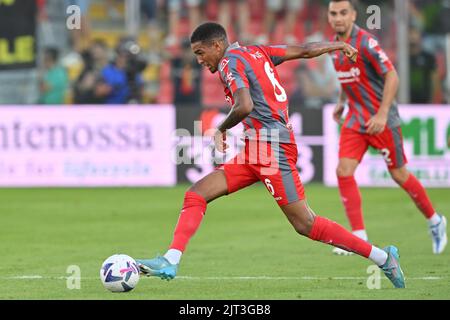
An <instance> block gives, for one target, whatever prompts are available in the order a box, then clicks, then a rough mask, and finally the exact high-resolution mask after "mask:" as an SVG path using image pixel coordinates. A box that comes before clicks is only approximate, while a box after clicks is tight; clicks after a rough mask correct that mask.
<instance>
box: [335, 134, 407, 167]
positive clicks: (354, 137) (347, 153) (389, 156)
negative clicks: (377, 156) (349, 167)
mask: <svg viewBox="0 0 450 320" xmlns="http://www.w3.org/2000/svg"><path fill="white" fill-rule="evenodd" d="M369 146H372V147H374V148H375V149H377V150H378V151H379V152H380V153H381V155H382V156H383V158H384V161H386V164H387V166H388V168H390V169H395V168H401V167H403V166H404V165H405V164H406V163H407V159H406V156H405V151H404V150H403V137H402V130H401V128H400V127H396V128H392V129H389V128H388V127H385V129H384V131H383V132H381V133H380V134H376V135H369V134H366V133H360V132H358V131H355V130H352V129H349V128H345V127H343V128H342V130H341V137H340V140H339V158H351V159H356V160H358V161H359V162H361V160H362V158H363V156H364V154H365V153H366V151H367V148H368V147H369Z"/></svg>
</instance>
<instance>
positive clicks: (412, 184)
mask: <svg viewBox="0 0 450 320" xmlns="http://www.w3.org/2000/svg"><path fill="white" fill-rule="evenodd" d="M402 188H403V190H405V191H406V192H408V194H409V195H410V197H411V199H413V201H414V202H415V204H416V206H417V208H419V210H420V211H422V213H423V215H424V216H425V217H427V218H431V216H432V215H433V214H434V213H435V212H436V211H434V208H433V205H432V204H431V201H430V199H429V198H428V195H427V192H426V191H425V188H424V187H423V186H422V184H421V183H420V181H419V180H417V178H416V177H415V176H414V175H413V174H411V173H410V174H409V177H408V180H406V182H405V183H404V184H403V185H402Z"/></svg>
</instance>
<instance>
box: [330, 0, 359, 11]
mask: <svg viewBox="0 0 450 320" xmlns="http://www.w3.org/2000/svg"><path fill="white" fill-rule="evenodd" d="M344 1H347V2H350V6H351V7H352V8H353V9H354V10H356V4H355V0H330V2H329V3H331V2H344Z"/></svg>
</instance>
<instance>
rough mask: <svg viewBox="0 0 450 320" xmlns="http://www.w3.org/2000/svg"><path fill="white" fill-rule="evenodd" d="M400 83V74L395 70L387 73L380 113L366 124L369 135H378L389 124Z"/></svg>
mask: <svg viewBox="0 0 450 320" xmlns="http://www.w3.org/2000/svg"><path fill="white" fill-rule="evenodd" d="M398 82H399V79H398V74H397V71H395V69H392V70H390V71H388V72H386V73H385V75H384V89H383V99H382V100H381V104H380V108H379V109H378V112H377V113H376V114H375V115H374V116H373V117H372V118H370V119H369V121H367V123H366V127H367V133H368V134H378V133H380V132H383V130H384V127H385V126H386V123H387V119H388V114H389V109H390V108H391V105H392V102H393V101H394V99H395V96H396V95H397V89H398Z"/></svg>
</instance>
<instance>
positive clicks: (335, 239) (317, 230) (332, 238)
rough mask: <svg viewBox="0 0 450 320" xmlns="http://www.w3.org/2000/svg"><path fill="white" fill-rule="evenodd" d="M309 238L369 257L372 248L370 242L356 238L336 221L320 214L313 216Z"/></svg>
mask: <svg viewBox="0 0 450 320" xmlns="http://www.w3.org/2000/svg"><path fill="white" fill-rule="evenodd" d="M309 238H310V239H312V240H316V241H320V242H323V243H326V244H331V245H333V246H335V247H339V248H341V249H344V250H347V251H351V252H354V253H356V254H359V255H361V256H363V257H366V258H368V257H369V255H370V251H371V250H372V245H371V244H370V243H368V242H366V241H364V240H362V239H360V238H358V237H357V236H355V235H354V234H352V233H351V232H349V231H347V230H346V229H345V228H344V227H342V226H341V225H339V224H337V223H336V222H334V221H331V220H328V219H326V218H323V217H320V216H316V217H315V218H314V223H313V225H312V228H311V232H310V233H309Z"/></svg>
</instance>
